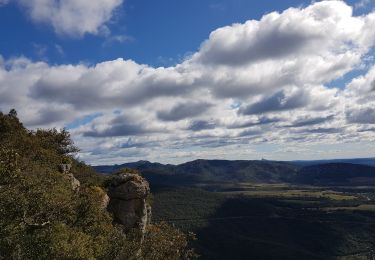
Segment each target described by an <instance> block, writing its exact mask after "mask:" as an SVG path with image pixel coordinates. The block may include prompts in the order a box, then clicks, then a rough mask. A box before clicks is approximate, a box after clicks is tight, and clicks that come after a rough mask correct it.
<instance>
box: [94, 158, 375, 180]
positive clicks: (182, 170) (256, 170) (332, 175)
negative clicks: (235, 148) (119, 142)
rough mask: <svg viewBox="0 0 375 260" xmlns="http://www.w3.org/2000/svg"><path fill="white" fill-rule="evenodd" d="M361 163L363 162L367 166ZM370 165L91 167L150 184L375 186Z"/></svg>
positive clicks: (244, 163)
mask: <svg viewBox="0 0 375 260" xmlns="http://www.w3.org/2000/svg"><path fill="white" fill-rule="evenodd" d="M347 162H357V164H356V163H347ZM360 162H366V165H362V164H359V163H360ZM372 164H374V165H375V159H371V158H368V159H345V160H329V161H328V160H327V161H294V162H278V161H267V160H255V161H247V160H237V161H229V160H202V159H199V160H195V161H191V162H187V163H183V164H179V165H172V164H161V163H151V162H149V161H138V162H132V163H124V164H121V165H103V166H95V167H94V168H95V169H96V171H98V172H100V173H103V174H111V173H114V172H116V171H118V170H120V169H123V168H130V169H136V170H139V171H140V172H141V173H142V174H143V175H144V176H145V177H146V178H147V179H148V180H149V181H150V182H151V183H152V184H153V185H158V184H160V185H172V186H175V185H177V186H181V185H183V186H189V185H192V184H198V183H224V182H253V183H295V184H309V185H375V167H373V166H371V165H372Z"/></svg>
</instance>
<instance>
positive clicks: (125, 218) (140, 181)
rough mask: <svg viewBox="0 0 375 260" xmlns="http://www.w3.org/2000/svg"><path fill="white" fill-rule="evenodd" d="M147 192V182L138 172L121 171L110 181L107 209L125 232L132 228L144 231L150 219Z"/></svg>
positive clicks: (148, 191) (148, 190)
mask: <svg viewBox="0 0 375 260" xmlns="http://www.w3.org/2000/svg"><path fill="white" fill-rule="evenodd" d="M149 194H150V187H149V184H148V182H147V181H146V180H145V179H144V178H142V177H141V176H140V175H139V174H136V173H121V174H119V175H117V176H116V177H115V178H114V179H113V180H112V181H111V183H110V185H109V187H108V195H109V197H110V201H109V205H108V210H109V211H110V212H112V213H113V215H114V220H115V221H116V222H117V223H119V224H121V225H122V226H123V228H124V232H125V233H126V232H128V231H129V230H131V229H133V228H136V229H139V230H140V231H141V233H142V234H144V233H145V230H146V227H147V225H148V224H149V223H150V221H151V207H150V205H149V204H148V202H147V200H146V199H147V197H148V196H149Z"/></svg>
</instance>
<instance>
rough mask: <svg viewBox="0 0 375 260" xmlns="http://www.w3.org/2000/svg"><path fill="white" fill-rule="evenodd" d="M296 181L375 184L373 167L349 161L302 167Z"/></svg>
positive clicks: (346, 184) (315, 183)
mask: <svg viewBox="0 0 375 260" xmlns="http://www.w3.org/2000/svg"><path fill="white" fill-rule="evenodd" d="M296 182H298V183H302V184H310V185H334V186H339V185H344V186H353V185H364V186H368V185H375V167H372V166H368V165H358V164H350V163H329V164H320V165H312V166H307V167H303V168H302V169H301V170H300V171H299V172H298V174H297V176H296Z"/></svg>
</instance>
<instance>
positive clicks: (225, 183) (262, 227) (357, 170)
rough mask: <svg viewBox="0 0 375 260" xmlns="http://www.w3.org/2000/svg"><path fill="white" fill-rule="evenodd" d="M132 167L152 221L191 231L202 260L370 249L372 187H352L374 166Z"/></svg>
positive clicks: (374, 209)
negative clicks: (148, 196) (144, 185)
mask: <svg viewBox="0 0 375 260" xmlns="http://www.w3.org/2000/svg"><path fill="white" fill-rule="evenodd" d="M218 164H219V165H220V167H221V168H219V167H218V166H217V165H218ZM152 165H154V166H157V167H156V168H155V169H154V170H153V166H152ZM233 165H239V167H243V166H244V165H245V166H246V167H247V168H245V169H246V170H244V168H236V167H234V166H233ZM275 165H276V166H277V167H275ZM123 166H124V165H123ZM126 166H129V165H126ZM130 166H132V167H133V168H135V169H137V170H140V171H141V172H142V174H143V175H144V176H145V177H146V178H147V179H148V180H149V181H150V184H151V190H152V193H153V221H154V222H167V223H169V224H172V225H173V226H175V227H178V228H180V229H181V230H183V231H184V232H190V231H192V232H194V233H195V234H196V236H197V240H196V241H194V242H193V244H192V246H193V247H194V248H195V249H196V251H197V253H198V254H199V255H200V259H368V255H369V254H371V252H372V250H373V248H375V187H374V186H371V185H368V186H364V185H357V183H355V182H353V181H352V177H353V176H352V175H353V174H357V176H362V175H363V176H362V177H366V178H369V179H370V180H371V179H372V178H373V177H375V171H373V168H372V167H367V166H362V165H356V164H349V165H348V164H337V163H335V164H324V165H313V166H306V167H301V166H296V165H293V164H287V163H278V162H268V161H266V162H265V161H256V162H254V161H241V162H233V161H219V162H218V161H204V160H199V161H198V162H196V161H193V162H190V163H186V164H184V165H183V166H182V167H181V166H179V165H177V166H172V165H168V166H166V167H165V168H164V166H163V165H161V164H149V163H147V162H144V161H143V162H140V163H133V164H131V165H130ZM311 167H313V168H311ZM167 168H168V169H169V170H170V172H167ZM331 168H334V169H336V171H335V172H332V171H331V170H330V169H331ZM223 169H231V171H229V170H228V171H227V172H226V173H225V172H224V170H223ZM274 169H277V171H274V172H273V173H270V172H269V171H273V170H274ZM348 169H350V173H351V174H348ZM364 169H365V171H363V170H364ZM190 170H191V172H190ZM268 170H269V171H268ZM288 170H291V172H289V173H286V172H287V171H288ZM232 173H234V174H233V176H235V177H233V176H231V174H232ZM284 173H286V174H285V176H287V177H285V176H280V175H283V174H284ZM305 174H306V175H305ZM365 175H366V176H365ZM238 176H242V177H241V178H238ZM266 176H268V177H270V176H271V177H270V178H269V179H268V180H269V181H268V182H260V181H259V180H262V179H266V178H267V177H266ZM331 176H333V177H331ZM232 177H233V178H232ZM355 177H356V176H355ZM281 180H287V181H281ZM301 180H303V181H301ZM307 180H308V181H307ZM311 180H314V181H311ZM333 180H334V181H335V182H337V185H332V184H335V183H334V182H333ZM348 180H349V181H348ZM318 183H319V185H318ZM370 183H371V182H370ZM362 184H363V183H362Z"/></svg>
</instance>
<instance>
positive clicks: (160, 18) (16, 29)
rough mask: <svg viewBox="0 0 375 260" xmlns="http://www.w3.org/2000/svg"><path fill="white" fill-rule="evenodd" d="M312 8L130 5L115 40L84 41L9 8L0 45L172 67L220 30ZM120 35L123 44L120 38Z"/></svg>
mask: <svg viewBox="0 0 375 260" xmlns="http://www.w3.org/2000/svg"><path fill="white" fill-rule="evenodd" d="M347 2H348V3H349V4H351V5H354V4H355V3H358V1H355V0H351V1H347ZM309 3H310V1H300V0H283V1H267V2H264V1H252V0H225V1H224V0H222V1H218V0H204V1H200V0H192V1H183V0H178V1H170V0H158V1H148V0H127V1H125V2H124V3H123V4H122V5H121V6H120V7H119V8H118V9H116V11H115V14H114V18H113V19H112V21H111V22H110V23H108V24H107V25H108V27H109V29H110V31H111V36H103V35H99V36H98V35H90V34H87V35H85V36H84V37H66V36H61V35H58V34H56V33H55V32H54V30H53V29H52V28H51V26H50V25H49V24H46V23H39V24H35V23H33V22H32V21H31V19H30V17H27V15H25V11H24V10H22V9H21V8H19V6H18V5H17V4H8V5H5V6H3V7H2V8H0V17H1V18H0V20H1V23H0V34H1V35H6V37H2V40H1V41H0V53H1V54H2V56H3V57H5V58H10V57H18V56H21V55H24V56H26V57H28V58H31V59H33V60H46V61H48V62H49V63H51V64H67V63H73V64H76V63H80V62H86V63H89V64H94V63H98V62H102V61H106V60H113V59H116V58H119V57H123V58H124V59H133V60H136V61H137V62H138V63H145V64H149V65H153V66H169V65H173V64H176V63H179V62H180V61H181V59H183V58H184V56H185V55H189V54H190V53H191V52H195V51H197V49H198V48H199V46H200V44H201V43H202V41H203V40H205V39H206V38H207V37H208V35H209V34H210V32H212V31H213V30H215V29H217V28H219V27H222V26H226V25H230V24H232V23H243V22H245V21H247V20H250V19H260V18H261V17H262V16H263V15H264V14H266V13H269V12H272V11H282V10H284V9H287V8H289V7H299V6H306V5H308V4H309ZM374 6H375V3H368V4H367V5H366V6H364V7H362V8H358V9H356V10H355V12H356V13H366V12H368V11H369V10H370V9H372V8H373V7H374ZM118 36H120V38H119V39H120V40H116V39H115V38H116V37H118Z"/></svg>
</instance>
